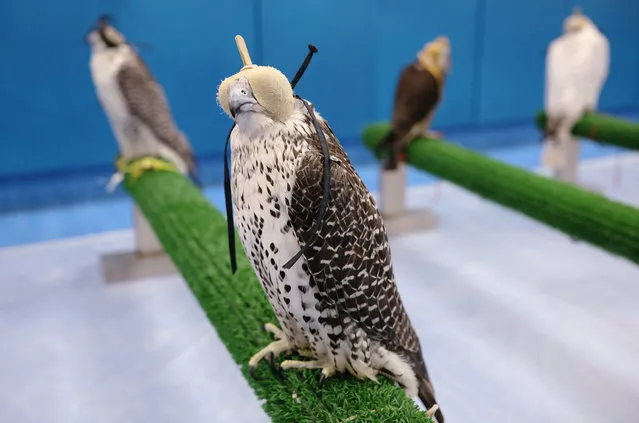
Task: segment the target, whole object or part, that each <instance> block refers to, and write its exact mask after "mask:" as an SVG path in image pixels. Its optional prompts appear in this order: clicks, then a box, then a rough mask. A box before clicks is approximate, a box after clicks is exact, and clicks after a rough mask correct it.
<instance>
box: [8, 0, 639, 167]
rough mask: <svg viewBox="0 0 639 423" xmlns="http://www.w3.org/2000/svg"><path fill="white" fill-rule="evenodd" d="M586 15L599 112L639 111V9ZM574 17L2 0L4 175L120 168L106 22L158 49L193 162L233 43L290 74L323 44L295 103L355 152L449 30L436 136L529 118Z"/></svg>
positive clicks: (260, 0)
mask: <svg viewBox="0 0 639 423" xmlns="http://www.w3.org/2000/svg"><path fill="white" fill-rule="evenodd" d="M320 4H321V6H320ZM580 4H581V5H582V7H583V9H584V11H585V13H587V14H589V15H590V16H591V17H592V18H593V19H594V20H595V22H597V23H598V24H599V25H600V27H601V28H602V30H603V31H604V32H605V33H606V34H607V35H608V37H609V38H610V41H611V46H612V69H611V76H610V79H609V82H608V84H607V86H606V87H605V88H604V94H603V96H602V100H601V101H602V104H601V107H602V109H608V110H610V109H613V110H614V109H620V108H631V107H635V106H638V105H639V100H638V95H639V79H638V78H637V76H638V75H639V44H638V41H639V26H637V25H636V23H635V20H636V19H635V18H636V17H637V16H639V3H638V2H636V1H634V0H608V1H606V2H604V0H582V1H581V2H580ZM113 5H116V6H117V7H114V6H113ZM373 5H374V6H373ZM69 6H71V5H69ZM104 7H108V9H107V10H104V9H103V8H104ZM571 8H572V3H571V2H569V1H566V0H536V1H534V2H513V1H511V0H446V1H440V2H438V3H435V2H432V1H431V2H426V1H423V0H421V1H418V0H392V1H391V0H377V1H376V2H371V1H370V0H349V1H345V0H340V1H337V0H324V1H322V2H320V3H318V2H303V1H292V0H268V1H266V0H245V1H244V2H239V1H231V0H191V1H187V2H158V1H157V0H136V1H128V2H117V3H109V2H106V1H100V2H98V1H92V2H89V1H76V2H73V7H68V8H67V7H61V6H60V5H59V4H58V3H56V2H52V1H50V0H29V1H26V2H22V3H21V2H9V1H4V2H1V4H0V50H1V51H2V52H3V60H2V63H1V64H0V136H1V141H0V178H1V177H3V176H4V177H7V176H12V175H13V176H16V175H27V174H43V173H44V174H46V173H48V172H67V171H76V172H77V171H82V170H83V169H93V170H95V169H96V168H103V169H110V167H111V166H112V162H113V158H114V156H115V155H116V153H117V150H116V144H115V141H114V139H113V136H112V134H111V132H110V128H109V126H108V124H107V121H106V118H105V116H104V114H103V112H102V110H101V109H100V107H99V104H98V102H97V99H96V97H95V94H94V91H93V86H92V84H91V80H90V75H89V69H88V60H89V51H88V47H87V46H86V45H85V44H84V42H83V36H84V34H85V33H86V31H87V29H88V28H89V27H90V25H91V24H92V22H93V21H94V19H95V18H96V17H97V15H98V14H100V13H102V12H104V11H108V12H110V13H112V14H113V15H114V16H115V17H116V24H117V25H118V26H119V27H120V29H121V30H122V31H123V32H124V34H125V35H126V36H127V37H128V38H129V39H130V40H131V41H132V42H134V43H138V44H144V43H148V44H149V45H150V48H148V49H141V50H142V55H143V57H144V58H145V60H146V61H147V63H148V64H149V66H150V67H151V69H152V71H153V72H154V73H155V75H156V77H157V78H158V79H159V80H160V82H161V83H162V84H163V85H164V87H165V90H166V91H167V95H168V97H169V101H170V103H171V106H172V108H173V110H174V114H175V116H176V119H177V121H178V123H179V125H180V126H181V127H182V128H183V130H184V131H185V132H186V133H187V134H188V136H189V137H190V139H191V141H192V143H193V145H194V148H195V150H196V152H197V153H198V155H200V156H204V157H219V155H220V153H221V151H222V148H223V143H224V137H225V136H226V132H227V131H228V128H229V127H230V124H231V122H230V120H229V119H228V117H227V116H225V115H224V114H223V113H222V111H221V110H220V109H219V107H218V106H217V105H216V102H215V95H216V89H217V85H218V84H219V82H220V81H221V80H222V79H224V78H225V77H226V76H228V75H230V74H232V73H235V72H236V71H237V70H238V69H239V66H240V60H239V56H238V54H237V50H236V47H235V43H234V41H233V37H234V35H235V34H237V33H241V34H242V35H243V36H244V37H245V39H246V40H247V44H248V46H249V50H250V51H251V53H252V56H253V59H254V61H255V62H257V63H264V64H269V65H273V66H276V67H278V68H280V69H281V70H282V71H283V72H284V73H286V74H287V75H288V76H289V77H291V76H292V75H293V74H294V73H295V71H296V70H297V67H298V66H299V64H300V63H301V61H302V59H303V57H304V55H305V54H306V45H307V44H308V43H313V44H315V45H317V46H318V48H319V50H320V52H319V54H318V55H317V56H316V58H315V59H314V61H313V64H312V65H311V67H310V68H309V71H308V72H307V74H306V75H305V77H304V79H303V81H302V82H301V83H300V85H299V87H298V92H299V93H300V94H302V95H303V96H305V97H306V98H308V99H310V100H311V101H312V102H313V103H315V104H316V106H317V107H318V109H319V111H320V113H322V114H323V115H324V116H325V117H327V118H328V119H329V122H330V123H331V125H332V126H333V128H334V130H335V132H336V133H337V134H338V136H339V137H340V138H341V139H342V141H343V142H344V143H349V142H358V141H357V140H358V137H359V133H360V131H361V128H362V126H363V125H364V124H366V123H367V122H370V121H373V120H379V119H387V118H388V116H389V114H390V111H391V107H392V98H393V95H394V89H395V82H396V79H397V76H398V74H399V72H400V70H401V68H402V67H403V66H404V65H405V64H406V63H408V62H410V61H411V60H413V58H414V57H415V54H416V52H417V50H418V49H419V48H421V46H422V45H423V44H424V43H425V42H426V41H428V40H430V39H432V38H433V37H435V36H437V35H438V34H441V33H444V34H447V35H448V36H449V37H450V39H451V42H452V48H453V72H452V74H451V76H450V79H449V83H448V86H447V89H446V93H445V99H444V103H443V105H442V108H441V109H440V110H439V112H438V114H437V116H436V122H435V124H436V126H439V127H441V126H444V127H451V126H467V125H482V124H499V123H509V122H516V121H525V120H529V119H531V117H532V115H533V113H534V112H535V111H536V110H537V109H538V108H539V107H540V105H541V103H542V94H543V68H544V60H545V58H544V55H545V48H546V46H547V44H548V42H549V41H550V40H551V39H552V38H554V37H556V36H557V35H558V34H559V33H560V31H561V23H562V20H563V18H564V17H565V16H566V15H567V14H568V13H569V12H570V10H571Z"/></svg>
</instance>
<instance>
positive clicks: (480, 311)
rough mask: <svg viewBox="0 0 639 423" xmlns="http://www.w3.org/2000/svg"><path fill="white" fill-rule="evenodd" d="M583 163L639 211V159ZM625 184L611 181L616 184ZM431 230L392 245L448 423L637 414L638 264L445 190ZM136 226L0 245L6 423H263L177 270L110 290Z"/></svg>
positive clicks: (0, 415)
mask: <svg viewBox="0 0 639 423" xmlns="http://www.w3.org/2000/svg"><path fill="white" fill-rule="evenodd" d="M613 163H614V159H610V158H606V159H597V160H594V161H591V162H590V163H588V164H586V165H584V169H583V175H584V179H585V180H586V181H587V182H594V183H597V184H599V185H600V186H602V187H603V188H604V189H605V191H606V193H608V194H609V195H610V196H612V197H615V198H618V199H621V200H623V201H625V202H628V203H632V204H635V205H639V185H638V184H637V182H638V181H639V156H638V155H628V156H626V158H624V159H623V167H622V169H623V175H622V178H621V182H620V183H617V184H615V183H614V180H615V176H614V175H613V174H614V165H613ZM617 182H618V181H617ZM440 188H442V189H441V192H440V195H439V197H438V198H435V197H434V195H433V193H434V191H433V187H432V186H429V187H423V188H416V189H413V190H412V191H411V199H412V202H413V203H414V204H416V205H420V204H421V205H424V204H429V205H431V206H433V207H434V208H435V210H436V211H437V212H438V213H439V214H440V217H441V227H440V228H439V230H437V231H435V232H432V233H426V234H419V235H412V236H407V237H403V238H398V239H394V240H393V259H394V263H395V269H396V273H397V278H398V284H399V286H400V291H401V293H402V294H403V298H404V302H405V304H406V307H407V308H408V310H409V313H410V315H411V317H412V320H413V324H414V325H415V326H416V327H417V328H418V331H419V333H420V336H421V340H422V344H423V346H424V354H425V358H426V362H427V364H428V366H429V370H430V372H431V375H432V378H433V382H434V384H435V387H436V390H437V396H438V399H439V401H440V404H441V406H442V408H443V410H444V412H445V414H446V416H447V421H448V422H450V423H455V422H459V423H464V422H469V423H470V422H478V421H485V422H500V423H501V422H504V423H524V422H526V423H528V422H530V423H532V422H540V421H559V422H566V423H572V422H575V423H576V422H579V423H588V422H607V423H636V422H637V421H639V306H638V304H639V267H638V266H636V265H634V264H631V263H629V262H626V261H625V260H623V259H619V258H617V257H614V256H611V255H609V254H607V253H605V252H602V251H600V250H597V249H595V248H594V247H590V246H588V245H585V244H576V243H573V242H572V241H571V240H570V239H569V238H568V237H566V236H564V235H562V234H560V233H557V232H554V231H552V230H550V229H548V228H546V227H544V226H542V225H540V224H537V223H536V222H534V221H531V220H529V219H528V218H526V217H524V216H521V215H518V214H515V213H513V212H511V211H509V210H506V209H504V208H501V207H498V206H495V205H493V204H491V203H489V202H486V201H484V200H481V199H480V198H478V197H476V196H474V195H472V194H469V193H467V192H465V191H462V190H461V189H458V188H456V187H454V186H451V185H449V184H442V185H441V186H440ZM132 242H133V239H132V234H131V233H130V232H129V231H123V232H114V233H110V234H105V235H98V236H88V237H84V238H77V239H73V240H65V241H57V242H50V243H43V244H37V245H30V246H23V247H15V248H5V249H0V269H1V271H0V286H1V287H2V290H1V292H2V294H0V422H2V423H4V422H7V423H14V422H15V423H36V422H37V423H43V422H47V423H58V422H59V423H87V422H91V423H99V422H105V423H107V422H108V423H140V422H149V423H150V422H158V423H160V422H161V423H183V422H189V423H199V422H202V423H205V422H206V423H211V422H215V423H225V422H237V423H242V422H247V423H248V422H250V423H261V422H267V421H268V418H267V416H266V415H265V414H264V413H263V411H262V410H261V408H260V406H259V404H258V402H257V400H256V399H255V397H254V396H253V394H252V391H251V390H250V388H249V387H248V385H247V384H246V383H245V382H244V379H243V378H242V376H241V375H240V373H239V371H238V370H237V367H236V366H235V364H234V363H233V361H232V360H231V358H230V356H229V355H228V354H227V352H226V350H225V348H224V346H223V345H222V344H221V342H220V341H219V339H218V338H217V335H216V333H215V331H214V329H213V328H212V327H211V326H210V325H209V323H208V321H207V320H206V318H205V317H204V314H203V312H202V311H201V310H200V309H199V307H198V305H197V303H196V302H195V300H194V298H193V297H192V295H191V294H190V292H189V291H188V289H187V288H186V286H185V285H184V283H183V282H182V281H181V279H180V278H179V277H178V276H173V277H165V278H158V279H153V280H145V281H138V282H134V283H121V284H111V285H106V284H104V283H103V282H102V281H101V279H100V269H99V256H100V254H103V253H105V252H111V251H122V250H126V249H129V248H131V247H132Z"/></svg>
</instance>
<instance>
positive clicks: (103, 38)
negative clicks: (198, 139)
mask: <svg viewBox="0 0 639 423" xmlns="http://www.w3.org/2000/svg"><path fill="white" fill-rule="evenodd" d="M86 41H87V42H88V44H89V45H90V47H91V60H90V69H91V77H92V78H93V83H94V84H95V88H96V93H97V96H98V99H99V101H100V104H101V105H102V108H103V109H104V112H105V113H106V115H107V118H108V120H109V122H110V124H111V129H112V130H113V133H114V135H115V138H116V140H117V142H118V147H119V150H120V158H119V159H118V161H117V162H116V166H117V168H118V170H119V172H120V174H122V173H124V172H125V171H126V172H130V173H131V174H132V175H133V176H134V177H137V176H139V175H140V174H141V173H142V172H144V171H145V170H149V169H166V170H174V168H173V166H174V167H175V168H177V170H178V171H179V172H180V173H183V174H189V176H191V178H192V179H193V180H194V182H195V183H196V184H198V185H199V180H198V177H197V170H196V161H195V157H194V155H193V151H192V150H191V146H190V144H189V141H188V140H187V138H186V136H185V135H184V134H183V133H182V132H181V131H180V130H179V129H178V128H177V126H176V124H175V123H174V122H173V116H172V114H171V110H170V108H169V105H168V102H167V100H166V97H165V95H164V90H163V89H162V86H161V85H160V84H158V83H157V82H156V81H155V78H154V77H153V75H152V74H151V72H150V71H149V69H148V68H147V66H146V65H145V63H144V62H143V61H142V59H141V58H140V56H138V54H137V52H136V51H135V50H134V48H133V47H132V46H131V45H130V44H128V43H127V42H126V40H125V38H124V36H123V35H122V34H121V33H120V32H118V30H117V29H116V28H115V27H114V26H113V25H112V24H110V23H109V19H108V18H107V17H106V16H101V17H100V18H99V19H98V22H97V24H96V25H95V27H94V28H93V29H92V30H91V31H90V32H89V33H88V34H87V36H86ZM142 157H145V158H146V159H144V160H141V161H135V159H140V158H142ZM158 158H161V159H163V160H165V161H162V160H158ZM166 162H169V163H171V164H172V165H173V166H170V165H169V164H168V163H166ZM129 163H131V164H129Z"/></svg>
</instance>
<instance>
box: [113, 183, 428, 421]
mask: <svg viewBox="0 0 639 423" xmlns="http://www.w3.org/2000/svg"><path fill="white" fill-rule="evenodd" d="M125 187H126V189H127V190H128V191H129V193H130V194H131V196H132V197H133V199H134V200H135V202H136V203H137V204H138V206H139V207H140V209H141V210H142V213H144V215H145V216H146V218H147V219H148V221H149V222H150V223H151V226H152V227H153V228H154V230H155V232H156V234H157V236H158V238H159V240H160V242H161V243H162V245H163V247H164V249H165V251H166V252H167V253H168V254H169V256H170V257H171V259H172V260H173V262H174V263H175V265H176V267H177V268H178V269H179V271H180V272H181V274H182V276H183V277H184V279H185V281H186V282H187V284H188V286H189V287H190V289H191V291H192V292H193V294H194V295H195V297H196V298H197V300H198V302H199V304H200V306H201V307H202V308H203V309H204V311H205V312H206V315H207V317H208V318H209V320H210V321H211V323H212V324H213V325H214V326H215V329H216V330H217V333H218V335H219V337H220V338H221V340H222V342H224V344H225V345H226V347H227V349H228V350H229V352H230V353H231V355H232V357H233V359H234V360H235V362H236V363H238V364H239V365H240V367H241V370H242V373H243V374H244V377H245V378H246V379H247V381H248V383H249V384H250V385H251V387H252V388H253V389H254V391H255V393H256V395H257V396H258V398H261V399H265V400H266V402H265V403H264V405H263V407H264V410H265V411H266V413H267V414H268V415H269V416H270V418H271V419H272V421H273V422H275V423H293V422H294V423H299V422H302V423H311V422H313V423H315V422H317V423H333V422H334V423H342V422H347V421H348V422H353V423H374V422H409V423H412V422H420V423H424V422H429V421H431V420H430V419H428V418H427V417H426V416H425V413H424V412H423V411H420V410H419V408H418V407H417V405H416V404H415V403H414V402H413V401H412V400H410V399H409V398H407V397H406V395H405V394H404V392H403V390H401V389H400V388H399V387H397V386H395V385H393V384H391V382H389V381H388V380H386V379H385V378H384V377H381V376H380V377H379V378H378V380H379V381H380V383H379V384H376V383H375V382H372V381H366V382H357V381H355V380H354V379H352V378H350V377H349V378H348V379H342V378H340V377H339V376H336V377H333V378H329V379H327V380H326V381H325V382H324V384H323V385H322V387H321V388H320V387H319V386H318V378H319V371H308V370H306V371H303V372H298V371H297V370H287V371H286V372H285V373H284V374H285V376H286V378H285V379H284V380H279V379H278V378H277V377H276V376H275V375H274V373H273V372H272V371H271V370H270V369H269V366H268V364H267V363H266V362H262V363H260V366H259V367H258V369H257V371H256V372H255V373H256V376H257V378H258V380H255V379H253V378H251V377H250V376H249V373H248V361H249V359H250V357H251V356H252V355H253V354H254V353H256V352H257V351H258V350H259V349H261V348H262V347H264V346H266V345H267V344H268V343H269V342H270V341H272V340H273V338H272V336H271V335H270V334H267V333H266V332H265V331H264V329H263V325H264V323H266V322H272V323H275V324H277V320H276V318H275V315H274V313H273V311H272V309H271V307H270V305H269V303H268V300H267V299H266V296H265V294H264V292H263V291H262V288H261V286H260V284H259V282H258V281H257V278H256V276H255V274H254V273H253V270H252V268H251V266H250V263H249V261H248V259H247V258H246V256H245V255H244V254H240V252H238V257H237V259H238V271H237V273H236V274H235V276H233V275H232V274H231V269H230V266H229V258H228V246H227V236H226V220H225V218H224V217H223V216H222V215H221V214H220V213H219V212H218V211H217V210H216V209H215V208H214V207H213V206H212V205H211V204H210V203H209V201H208V200H207V199H206V198H205V197H204V196H203V195H202V194H201V193H200V192H199V191H198V189H197V188H196V187H195V186H194V185H192V184H191V182H190V181H188V180H187V179H186V178H185V177H184V176H182V175H180V174H177V173H173V172H160V171H157V172H147V173H145V174H143V175H142V176H141V177H140V178H139V179H138V180H136V181H133V180H131V179H130V178H127V180H126V181H125ZM238 244H239V241H238ZM210 359H211V360H215V359H216V358H215V357H211V358H210ZM281 359H282V358H280V359H279V360H278V361H281ZM297 373H299V375H298V374H297ZM220 383H223V381H220Z"/></svg>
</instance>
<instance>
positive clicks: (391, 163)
mask: <svg viewBox="0 0 639 423" xmlns="http://www.w3.org/2000/svg"><path fill="white" fill-rule="evenodd" d="M396 141H397V132H396V131H395V130H393V129H391V130H390V131H388V133H387V134H386V135H385V136H384V138H382V140H381V141H380V142H379V143H378V144H377V146H376V147H375V153H377V154H381V153H383V152H384V151H388V156H387V157H386V158H385V159H384V169H386V170H394V169H396V168H397V166H398V164H399V163H398V162H399V160H398V157H397V148H396V146H395V142H396Z"/></svg>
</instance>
